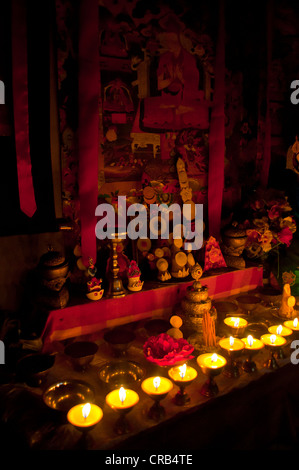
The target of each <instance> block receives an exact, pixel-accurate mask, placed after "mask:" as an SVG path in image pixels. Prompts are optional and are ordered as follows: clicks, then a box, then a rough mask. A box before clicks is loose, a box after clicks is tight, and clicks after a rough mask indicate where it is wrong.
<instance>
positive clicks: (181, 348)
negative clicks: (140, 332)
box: [143, 333, 194, 366]
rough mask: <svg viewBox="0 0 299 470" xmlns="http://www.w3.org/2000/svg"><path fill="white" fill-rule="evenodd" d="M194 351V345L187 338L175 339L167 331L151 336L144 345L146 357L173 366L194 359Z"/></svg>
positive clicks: (156, 362)
mask: <svg viewBox="0 0 299 470" xmlns="http://www.w3.org/2000/svg"><path fill="white" fill-rule="evenodd" d="M193 351H194V347H193V346H191V344H189V343H188V341H187V340H186V339H184V338H179V339H174V338H173V337H172V336H169V335H168V334H167V333H161V334H160V335H158V336H151V337H150V338H149V339H148V340H147V341H146V342H145V343H144V345H143V352H144V355H145V357H146V359H147V360H148V361H149V362H153V363H155V364H158V365H160V366H172V365H174V364H176V363H177V362H186V361H188V360H189V359H193V357H194V356H191V353H192V352H193Z"/></svg>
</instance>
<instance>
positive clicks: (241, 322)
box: [224, 317, 248, 330]
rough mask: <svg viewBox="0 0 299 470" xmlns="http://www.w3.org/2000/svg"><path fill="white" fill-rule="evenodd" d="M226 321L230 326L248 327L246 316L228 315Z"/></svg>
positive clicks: (237, 327) (235, 327) (236, 327)
mask: <svg viewBox="0 0 299 470" xmlns="http://www.w3.org/2000/svg"><path fill="white" fill-rule="evenodd" d="M224 323H225V324H226V325H227V326H229V327H230V328H234V329H236V330H237V329H239V328H246V326H247V325H248V322H247V320H245V318H239V317H226V318H225V319H224Z"/></svg>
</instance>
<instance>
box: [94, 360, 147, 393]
mask: <svg viewBox="0 0 299 470" xmlns="http://www.w3.org/2000/svg"><path fill="white" fill-rule="evenodd" d="M98 374H99V378H100V380H101V381H102V382H103V383H104V384H106V385H108V387H109V388H110V389H111V390H113V389H115V388H120V387H121V386H124V387H126V388H132V387H133V386H134V384H137V383H139V382H140V381H141V380H142V379H143V377H144V376H145V369H143V367H141V365H140V364H138V363H137V362H135V361H126V360H119V361H117V360H114V361H111V362H107V363H106V364H104V365H103V366H102V367H101V368H100V369H99V371H98Z"/></svg>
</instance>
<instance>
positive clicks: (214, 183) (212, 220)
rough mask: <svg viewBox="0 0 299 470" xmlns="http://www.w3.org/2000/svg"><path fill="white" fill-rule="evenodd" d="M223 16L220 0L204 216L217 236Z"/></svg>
mask: <svg viewBox="0 0 299 470" xmlns="http://www.w3.org/2000/svg"><path fill="white" fill-rule="evenodd" d="M224 105H225V20H224V1H223V0H220V2H219V27H218V41H217V50H216V58H215V86H214V99H213V106H212V113H211V123H210V134H209V177H208V217H209V235H210V236H213V237H214V238H216V240H219V237H220V226H221V209H222V198H223V189H224V154H225V114H224Z"/></svg>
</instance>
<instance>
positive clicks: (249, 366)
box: [242, 335, 264, 373]
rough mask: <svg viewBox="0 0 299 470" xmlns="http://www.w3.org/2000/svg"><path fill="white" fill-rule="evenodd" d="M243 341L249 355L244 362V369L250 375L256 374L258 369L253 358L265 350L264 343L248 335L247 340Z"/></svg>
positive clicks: (243, 339)
mask: <svg viewBox="0 0 299 470" xmlns="http://www.w3.org/2000/svg"><path fill="white" fill-rule="evenodd" d="M242 341H243V343H244V344H245V352H246V354H247V359H246V361H244V363H243V366H242V369H243V370H244V371H245V372H248V373H251V372H255V371H256V370H257V368H256V364H255V362H254V361H253V360H252V357H253V356H254V355H256V354H257V353H258V352H259V351H261V349H263V348H264V343H263V342H262V341H261V340H259V339H256V338H253V337H252V336H251V335H248V336H247V338H242Z"/></svg>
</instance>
